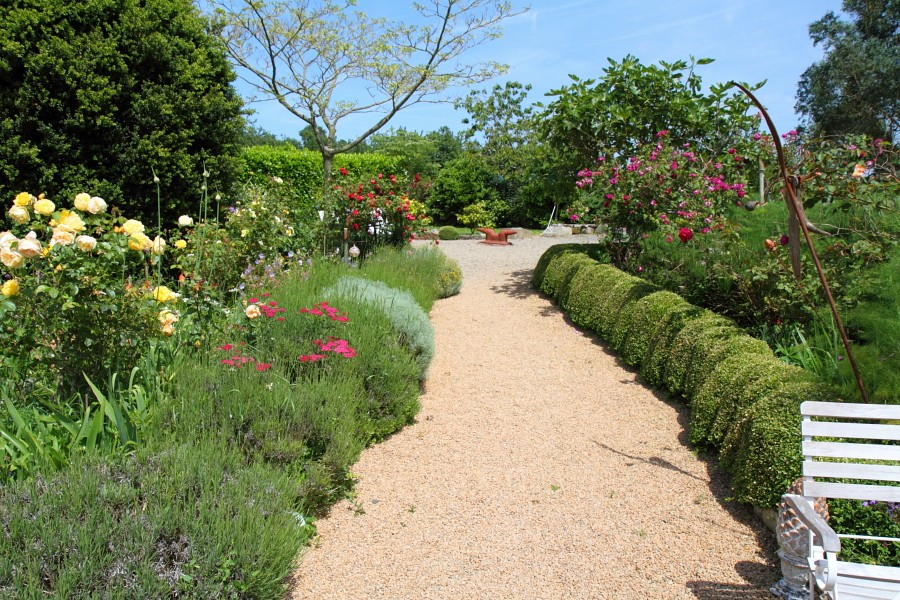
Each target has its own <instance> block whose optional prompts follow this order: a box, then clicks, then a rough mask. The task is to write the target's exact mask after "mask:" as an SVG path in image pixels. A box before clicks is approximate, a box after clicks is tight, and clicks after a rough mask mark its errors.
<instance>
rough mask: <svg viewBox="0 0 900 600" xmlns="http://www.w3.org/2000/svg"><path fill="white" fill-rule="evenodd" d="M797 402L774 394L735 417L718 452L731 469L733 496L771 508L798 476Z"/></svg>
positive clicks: (800, 457)
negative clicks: (733, 423)
mask: <svg viewBox="0 0 900 600" xmlns="http://www.w3.org/2000/svg"><path fill="white" fill-rule="evenodd" d="M799 442H800V405H799V403H797V402H790V401H785V400H782V399H780V398H777V397H769V398H766V399H760V400H759V401H758V402H757V403H756V404H754V405H753V406H751V407H750V408H749V409H747V410H746V411H744V412H743V414H742V415H741V417H740V418H739V419H738V420H737V422H736V423H735V425H734V427H733V428H732V430H731V432H730V433H729V434H728V437H727V438H726V440H725V444H724V445H723V447H722V451H721V454H720V457H721V464H722V466H723V467H725V468H726V469H728V470H730V471H731V472H732V473H733V478H732V487H733V489H734V491H735V496H736V498H737V499H738V500H740V501H742V502H749V503H751V504H753V505H755V506H760V507H763V508H774V507H775V506H776V505H777V504H778V502H779V501H780V500H781V495H782V494H784V492H785V490H787V489H788V487H789V486H790V485H791V483H792V482H793V481H794V480H795V479H797V477H799V476H800V471H801V468H800V467H801V463H802V462H803V456H802V454H801V452H800V443H799Z"/></svg>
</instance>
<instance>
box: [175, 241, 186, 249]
mask: <svg viewBox="0 0 900 600" xmlns="http://www.w3.org/2000/svg"><path fill="white" fill-rule="evenodd" d="M175 247H176V248H178V249H179V250H184V249H185V248H187V242H186V241H184V240H178V241H177V242H175Z"/></svg>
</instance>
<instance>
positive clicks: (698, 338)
mask: <svg viewBox="0 0 900 600" xmlns="http://www.w3.org/2000/svg"><path fill="white" fill-rule="evenodd" d="M582 249H583V247H581V246H575V245H565V246H555V247H553V248H552V249H551V250H548V251H547V252H545V253H544V255H543V256H542V257H541V259H540V260H539V261H538V265H537V267H536V268H535V274H534V276H533V279H532V281H533V284H534V286H535V287H536V288H538V289H539V290H541V291H543V292H545V293H546V294H548V295H549V296H551V297H552V298H553V299H555V300H557V302H559V304H560V306H561V307H562V308H563V309H564V310H566V311H567V312H568V314H569V316H570V318H571V319H572V321H573V322H574V323H575V324H576V325H578V326H580V327H583V328H585V329H589V330H591V331H593V332H595V333H597V334H598V335H599V336H600V337H601V338H602V339H604V340H606V341H607V342H608V343H609V344H610V346H611V347H612V348H613V349H615V350H618V351H619V352H620V353H621V355H622V358H623V360H624V361H625V362H626V363H627V364H629V365H631V366H634V367H636V368H638V369H639V373H640V375H641V376H642V377H643V378H644V380H645V381H646V382H647V383H648V384H650V385H653V386H658V387H661V388H664V389H665V390H667V391H668V392H669V393H671V394H673V395H676V396H678V397H681V398H683V399H684V400H686V401H687V402H688V403H689V404H690V406H691V425H690V430H691V441H692V442H693V443H696V444H701V445H704V446H707V447H710V448H713V449H719V450H720V452H721V454H720V457H721V464H722V466H723V467H725V468H726V469H728V470H730V471H731V472H732V473H733V476H734V479H733V486H734V492H735V497H736V498H737V499H739V500H741V501H745V502H749V503H751V504H755V505H757V506H760V507H764V508H771V507H773V506H774V505H775V504H776V503H777V502H778V500H779V498H780V496H781V494H782V493H783V492H784V491H785V490H786V489H787V487H788V485H789V484H790V483H791V482H792V481H793V480H794V479H796V478H797V476H798V475H799V474H800V463H801V457H800V411H799V404H800V403H801V402H803V401H804V400H813V399H815V400H837V399H838V398H837V396H836V393H835V391H834V390H833V389H832V388H831V387H829V386H827V385H825V384H823V383H821V382H818V381H814V380H813V379H812V377H811V376H810V375H809V374H807V373H806V372H805V371H803V370H802V369H799V368H797V367H791V366H789V365H786V364H784V363H782V362H781V361H779V360H778V359H777V358H776V357H775V355H774V354H773V353H772V351H771V350H770V349H769V347H768V346H767V345H766V344H765V343H764V342H762V341H760V340H757V339H754V338H752V337H750V336H748V335H747V334H746V333H744V332H743V331H742V330H741V329H740V328H739V327H738V326H737V325H736V324H735V323H734V322H733V321H731V320H730V319H727V318H725V317H722V316H720V315H717V314H715V313H713V312H711V311H708V310H705V309H702V308H698V307H696V306H694V305H692V304H690V303H688V302H687V301H685V300H684V299H683V298H681V297H679V296H678V295H677V294H674V293H672V292H668V291H660V290H659V289H658V288H657V287H656V286H654V285H652V284H649V283H648V282H646V281H644V280H642V279H640V278H637V277H633V276H631V275H628V274H626V273H624V272H622V271H619V270H618V269H616V268H614V267H612V266H610V265H608V264H601V262H598V261H597V260H592V259H591V258H590V257H589V256H587V255H586V254H585V253H584V252H582ZM579 253H580V255H579Z"/></svg>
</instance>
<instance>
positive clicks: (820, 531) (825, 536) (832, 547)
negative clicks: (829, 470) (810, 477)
mask: <svg viewBox="0 0 900 600" xmlns="http://www.w3.org/2000/svg"><path fill="white" fill-rule="evenodd" d="M781 499H782V500H784V501H785V502H787V503H788V505H789V506H790V507H791V508H793V509H794V510H795V511H796V512H797V517H798V518H799V519H800V521H801V522H802V523H803V524H804V525H806V527H808V528H809V530H810V531H812V532H813V533H814V534H815V536H816V541H817V542H818V544H816V545H818V546H821V548H822V550H823V551H824V552H833V553H835V554H837V553H838V552H840V551H841V540H840V538H838V536H837V534H836V533H835V532H834V529H832V528H831V527H830V526H829V525H828V523H826V522H825V519H823V518H822V517H821V515H819V513H817V512H816V511H815V510H813V507H812V501H813V499H812V498H807V497H806V496H798V495H796V494H785V495H784V496H782V497H781Z"/></svg>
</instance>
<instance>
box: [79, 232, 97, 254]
mask: <svg viewBox="0 0 900 600" xmlns="http://www.w3.org/2000/svg"><path fill="white" fill-rule="evenodd" d="M75 245H76V246H78V249H79V250H81V251H83V252H90V251H91V250H93V249H94V247H95V246H96V245H97V240H96V239H94V238H92V237H91V236H89V235H79V236H78V237H77V238H75Z"/></svg>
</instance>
